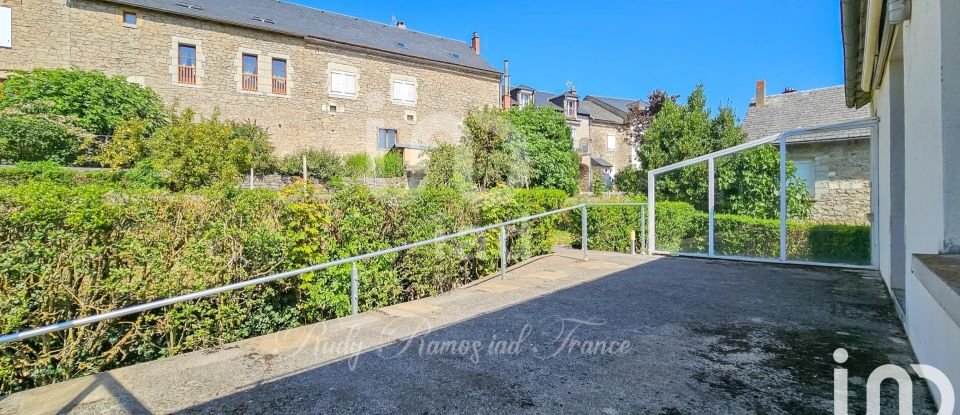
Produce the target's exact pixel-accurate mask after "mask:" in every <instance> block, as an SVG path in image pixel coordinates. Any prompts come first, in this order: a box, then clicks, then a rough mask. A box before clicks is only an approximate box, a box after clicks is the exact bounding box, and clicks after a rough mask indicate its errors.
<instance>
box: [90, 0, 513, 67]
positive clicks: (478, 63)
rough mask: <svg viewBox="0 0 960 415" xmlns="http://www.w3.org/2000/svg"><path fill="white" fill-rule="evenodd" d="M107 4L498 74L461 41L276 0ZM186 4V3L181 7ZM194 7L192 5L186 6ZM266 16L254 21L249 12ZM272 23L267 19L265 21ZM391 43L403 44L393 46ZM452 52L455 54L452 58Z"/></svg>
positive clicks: (156, 0)
mask: <svg viewBox="0 0 960 415" xmlns="http://www.w3.org/2000/svg"><path fill="white" fill-rule="evenodd" d="M108 1H111V2H113V3H117V4H122V5H127V6H132V7H139V8H142V9H148V10H155V11H162V12H167V13H172V14H177V15H183V16H190V17H194V18H198V19H204V20H212V21H217V22H221V23H227V24H232V25H237V26H245V27H250V28H255V29H260V30H266V31H270V32H277V33H283V34H288V35H292V36H297V37H310V38H315V39H320V40H326V41H329V42H334V43H339V44H343V45H348V46H359V47H363V48H368V49H376V50H379V51H383V52H387V53H391V54H396V55H402V56H410V57H416V58H422V59H428V60H431V61H436V62H442V63H445V64H450V65H456V66H462V67H467V68H472V69H477V70H481V71H486V72H492V73H499V71H497V70H496V69H494V68H493V67H492V66H490V64H489V63H488V62H487V61H486V60H485V59H483V57H481V56H480V55H478V54H476V53H474V51H473V49H472V48H471V47H470V45H468V44H467V42H466V41H460V40H454V39H448V38H444V37H439V36H434V35H429V34H426V33H421V32H417V31H414V30H410V29H400V28H398V27H396V26H393V25H389V24H383V23H377V22H373V21H370V20H364V19H360V18H357V17H351V16H345V15H342V14H337V13H333V12H328V11H324V10H319V9H314V8H310V7H306V6H301V5H298V4H294V3H287V2H283V1H277V0H108ZM184 5H186V6H184ZM191 5H192V6H194V7H191ZM255 16H256V17H259V18H260V19H263V20H266V21H261V20H254V17H255ZM269 22H273V23H269ZM397 42H399V43H402V44H403V45H404V46H405V47H404V48H401V47H399V46H397V44H396V43H397ZM454 55H456V56H458V57H459V58H457V57H455V56H454Z"/></svg>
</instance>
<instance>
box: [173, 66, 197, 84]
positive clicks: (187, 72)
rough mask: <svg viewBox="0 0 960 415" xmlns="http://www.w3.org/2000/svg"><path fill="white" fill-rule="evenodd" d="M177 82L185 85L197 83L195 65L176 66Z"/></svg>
mask: <svg viewBox="0 0 960 415" xmlns="http://www.w3.org/2000/svg"><path fill="white" fill-rule="evenodd" d="M177 82H179V83H181V84H185V85H196V84H197V67H196V66H187V65H180V66H178V67H177Z"/></svg>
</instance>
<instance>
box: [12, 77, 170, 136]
mask: <svg viewBox="0 0 960 415" xmlns="http://www.w3.org/2000/svg"><path fill="white" fill-rule="evenodd" d="M8 107H17V108H20V109H21V110H23V111H24V112H29V113H34V114H55V115H62V116H72V117H76V120H77V121H76V123H77V126H78V127H80V128H83V129H84V130H86V131H89V132H91V133H94V134H97V135H111V134H113V131H114V129H115V128H116V126H117V124H119V123H120V122H122V121H124V120H130V119H143V120H146V121H147V122H148V125H149V127H150V128H151V129H153V128H155V127H158V126H160V125H162V124H163V123H164V122H165V120H166V117H167V111H166V110H165V109H164V107H163V103H162V102H161V101H160V97H158V96H157V94H156V93H154V92H153V91H152V90H150V89H149V88H143V87H141V86H139V85H136V84H132V83H130V82H127V81H126V80H124V79H123V78H122V77H120V76H114V77H108V76H106V75H104V74H103V73H102V72H98V71H81V70H78V69H34V70H32V71H21V72H14V73H13V75H11V76H10V79H7V80H6V82H4V83H3V86H2V94H0V108H8Z"/></svg>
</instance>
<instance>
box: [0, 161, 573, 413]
mask: <svg viewBox="0 0 960 415" xmlns="http://www.w3.org/2000/svg"><path fill="white" fill-rule="evenodd" d="M70 180H72V179H69V178H67V179H65V178H63V177H59V178H54V180H44V179H34V180H28V181H25V182H21V183H20V184H19V185H17V186H4V185H0V241H3V246H2V249H0V286H2V287H5V288H4V290H2V291H0V331H2V332H3V333H10V332H15V331H19V330H23V329H26V328H32V327H38V326H41V325H46V324H50V323H55V322H59V321H64V320H69V319H74V318H78V317H83V316H88V315H91V314H96V313H99V312H103V311H105V310H110V309H115V308H119V307H124V306H130V305H134V304H140V303H144V302H148V301H151V300H156V299H160V298H165V297H169V296H173V295H177V294H183V293H187V292H192V291H196V290H200V289H205V288H209V287H214V286H220V285H224V284H227V283H231V282H236V281H241V280H247V279H250V278H253V277H256V276H260V275H266V274H272V273H276V272H281V271H285V270H290V269H295V268H299V267H303V266H306V265H311V264H316V263H320V262H324V261H328V260H333V259H337V258H343V257H348V256H351V255H356V254H360V253H366V252H372V251H376V250H379V249H383V248H387V247H391V246H395V245H398V244H402V243H405V242H414V241H419V240H424V239H429V238H433V237H435V236H439V235H444V234H449V233H453V232H456V231H459V230H463V229H467V228H471V227H474V226H477V225H483V224H491V223H497V222H499V221H502V220H505V219H512V218H515V217H519V216H525V215H529V214H534V213H539V212H542V211H545V210H551V209H557V208H559V207H561V206H562V205H563V203H564V201H565V198H566V196H565V194H564V193H563V192H561V191H543V190H530V191H527V190H497V191H492V192H489V193H485V194H461V193H457V192H453V191H449V190H442V189H441V190H436V189H425V190H422V191H411V192H398V191H383V192H377V191H371V190H369V189H367V188H365V187H362V186H347V187H345V188H344V189H342V191H340V192H337V193H336V194H334V195H333V197H332V198H330V199H329V200H323V199H321V198H319V197H318V194H317V193H315V191H312V190H304V188H303V187H302V186H293V187H290V188H287V189H285V190H283V191H281V192H272V191H265V190H257V191H247V190H239V189H220V190H206V191H201V192H194V193H170V192H168V191H166V190H154V189H136V188H132V189H121V188H118V187H117V186H115V185H112V184H109V183H107V184H104V183H97V184H85V185H76V184H75V183H74V182H71V181H70ZM556 223H557V219H548V220H541V221H536V222H535V223H531V224H526V225H521V226H516V227H510V228H509V229H508V231H509V234H508V237H509V246H510V261H511V262H516V261H521V260H523V259H525V258H527V257H530V256H532V255H537V254H541V253H543V252H545V251H546V250H547V249H548V248H549V246H547V242H546V239H547V236H548V235H549V234H550V232H551V230H552V229H553V228H554V227H555V226H556ZM498 264H499V231H497V230H494V231H490V232H487V233H485V234H480V235H473V236H467V237H462V238H458V239H456V240H453V241H451V242H447V243H439V244H433V245H429V246H424V247H420V248H416V249H412V250H409V251H405V252H402V253H398V254H393V255H388V256H383V257H380V258H377V259H371V260H367V261H363V262H361V263H359V264H358V266H359V268H360V289H361V291H360V307H361V310H369V309H373V308H376V307H381V306H385V305H389V304H395V303H399V302H403V301H409V300H413V299H417V298H421V297H424V296H430V295H435V294H437V293H441V292H444V291H447V290H450V289H451V288H453V287H456V286H458V285H462V284H464V283H467V282H469V281H472V280H475V279H476V278H478V277H481V276H484V275H489V274H491V273H493V272H495V271H496V269H497V267H498ZM349 279H350V267H349V266H343V267H338V268H334V269H329V270H325V271H324V272H319V273H312V274H307V275H304V276H302V277H298V278H291V279H287V280H283V281H277V282H274V283H270V284H265V285H262V286H257V287H250V288H247V289H244V290H241V291H239V292H233V293H227V294H223V295H219V296H215V297H212V298H208V299H203V300H197V301H193V302H189V303H184V304H179V305H175V306H171V307H166V308H164V309H160V310H154V311H151V312H147V313H143V314H139V315H136V316H130V317H126V318H122V319H119V320H116V321H111V322H105V323H102V324H95V325H91V326H87V327H84V328H77V329H72V330H69V331H66V332H62V333H59V334H53V335H47V336H43V337H40V338H37V339H34V340H29V341H24V342H18V343H13V344H10V345H6V346H3V347H2V350H3V353H2V354H0V395H2V394H5V393H10V392H14V391H17V390H22V389H26V388H31V387H35V386H39V385H44V384H48V383H52V382H56V381H61V380H65V379H69V378H74V377H78V376H83V375H87V374H91V373H96V372H99V371H103V370H108V369H111V368H116V367H121V366H126V365H130V364H134V363H139V362H144V361H149V360H153V359H157V358H160V357H164V356H170V355H175V354H179V353H183V352H187V351H191V350H197V349H201V348H207V347H211V346H216V345H221V344H224V343H227V342H231V341H236V340H240V339H243V338H248V337H251V336H257V335H262V334H266V333H271V332H275V331H278V330H281V329H285V328H290V327H295V326H299V325H303V324H308V323H312V322H317V321H321V320H324V319H328V318H334V317H339V316H343V315H346V314H348V313H349V308H350V306H349V304H350V301H349V286H350V284H349Z"/></svg>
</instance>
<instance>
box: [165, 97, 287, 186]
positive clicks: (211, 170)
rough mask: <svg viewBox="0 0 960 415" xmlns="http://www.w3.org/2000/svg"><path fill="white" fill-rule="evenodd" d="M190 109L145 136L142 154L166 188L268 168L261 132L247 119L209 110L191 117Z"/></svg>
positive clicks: (264, 137) (232, 177)
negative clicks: (224, 118) (237, 120)
mask: <svg viewBox="0 0 960 415" xmlns="http://www.w3.org/2000/svg"><path fill="white" fill-rule="evenodd" d="M195 118H196V116H195V114H194V112H193V111H192V110H189V109H188V110H185V111H183V113H181V114H176V115H174V116H173V117H172V119H171V122H170V124H169V125H166V126H164V127H162V128H160V129H158V130H157V131H156V132H155V133H154V134H153V136H152V137H151V138H150V139H149V140H148V144H147V149H148V151H147V154H148V155H149V157H150V158H151V160H152V164H153V166H154V168H155V169H156V170H157V172H159V173H160V174H161V176H162V177H163V178H164V180H165V181H166V182H167V183H168V185H169V187H170V189H171V190H175V191H179V190H185V189H197V188H201V187H204V186H207V185H210V184H212V183H215V182H225V183H232V182H235V181H236V180H237V179H238V178H239V177H241V176H242V175H244V174H245V173H246V172H247V171H249V169H250V168H251V167H254V168H257V167H259V168H260V169H262V170H268V168H267V167H266V166H267V165H269V164H271V163H272V161H271V160H272V156H271V154H272V152H273V149H272V148H271V146H270V144H269V142H268V141H267V135H266V132H265V131H263V130H261V129H260V128H259V127H256V126H255V125H253V124H249V123H235V122H224V121H221V120H220V119H219V115H218V114H216V113H215V114H214V115H213V116H212V117H210V118H207V119H200V120H199V121H195Z"/></svg>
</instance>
